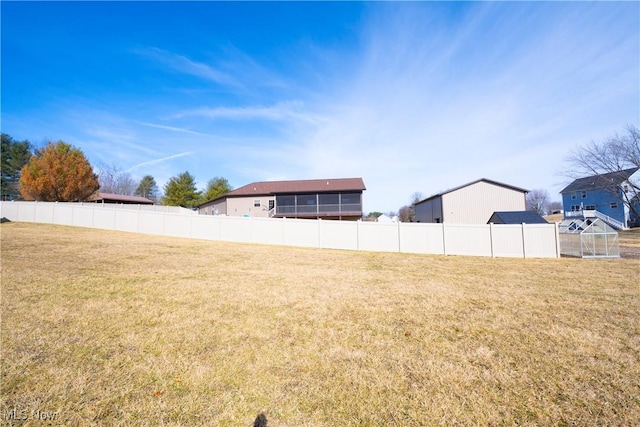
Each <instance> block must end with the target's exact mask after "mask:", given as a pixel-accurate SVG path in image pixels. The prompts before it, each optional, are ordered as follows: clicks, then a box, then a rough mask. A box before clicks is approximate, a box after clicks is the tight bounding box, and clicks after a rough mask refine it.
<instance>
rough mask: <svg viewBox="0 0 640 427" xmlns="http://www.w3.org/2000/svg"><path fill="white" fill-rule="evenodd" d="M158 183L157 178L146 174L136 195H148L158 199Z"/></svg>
mask: <svg viewBox="0 0 640 427" xmlns="http://www.w3.org/2000/svg"><path fill="white" fill-rule="evenodd" d="M158 192H159V190H158V185H157V184H156V180H155V179H154V178H153V177H152V176H151V175H145V176H144V177H143V178H142V179H141V180H140V184H138V188H137V189H136V192H135V195H136V196H140V197H146V198H147V199H149V200H153V201H154V202H155V201H157V200H158Z"/></svg>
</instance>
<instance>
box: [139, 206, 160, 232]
mask: <svg viewBox="0 0 640 427" xmlns="http://www.w3.org/2000/svg"><path fill="white" fill-rule="evenodd" d="M138 233H144V234H156V235H164V214H162V213H158V212H153V211H146V210H144V211H140V212H139V213H138Z"/></svg>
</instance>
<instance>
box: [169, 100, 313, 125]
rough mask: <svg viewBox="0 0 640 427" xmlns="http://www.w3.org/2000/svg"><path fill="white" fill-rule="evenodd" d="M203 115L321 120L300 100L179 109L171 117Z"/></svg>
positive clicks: (211, 117) (236, 118)
mask: <svg viewBox="0 0 640 427" xmlns="http://www.w3.org/2000/svg"><path fill="white" fill-rule="evenodd" d="M193 116H199V117H205V118H208V119H213V120H223V119H226V120H255V119H259V120H272V121H282V120H290V119H294V120H298V121H302V122H308V123H313V124H317V123H320V122H322V117H321V116H320V115H318V114H313V113H312V112H309V111H306V110H305V109H304V104H303V103H302V102H300V101H294V102H283V103H278V104H275V105H272V106H247V107H202V108H196V109H193V110H185V111H181V112H179V113H177V114H175V115H174V116H173V118H184V117H193Z"/></svg>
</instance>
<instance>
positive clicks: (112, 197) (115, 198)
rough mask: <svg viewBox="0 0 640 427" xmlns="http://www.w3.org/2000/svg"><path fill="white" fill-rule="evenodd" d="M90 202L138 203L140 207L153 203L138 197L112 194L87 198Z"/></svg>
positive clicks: (100, 194)
mask: <svg viewBox="0 0 640 427" xmlns="http://www.w3.org/2000/svg"><path fill="white" fill-rule="evenodd" d="M89 201H91V202H108V201H112V202H116V203H138V204H141V205H152V204H153V201H152V200H149V199H147V198H146V197H139V196H127V195H124V194H113V193H102V192H100V193H98V194H96V195H94V196H92V197H90V198H89Z"/></svg>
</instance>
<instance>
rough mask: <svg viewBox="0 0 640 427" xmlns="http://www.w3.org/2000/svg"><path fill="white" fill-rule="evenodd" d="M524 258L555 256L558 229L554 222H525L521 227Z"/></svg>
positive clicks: (557, 249)
mask: <svg viewBox="0 0 640 427" xmlns="http://www.w3.org/2000/svg"><path fill="white" fill-rule="evenodd" d="M523 232H524V242H525V250H524V256H525V257H526V258H556V257H558V256H560V255H559V254H558V255H556V254H557V252H558V251H559V248H558V240H557V239H558V229H557V227H556V225H555V224H527V225H526V226H525V227H524V228H523Z"/></svg>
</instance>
